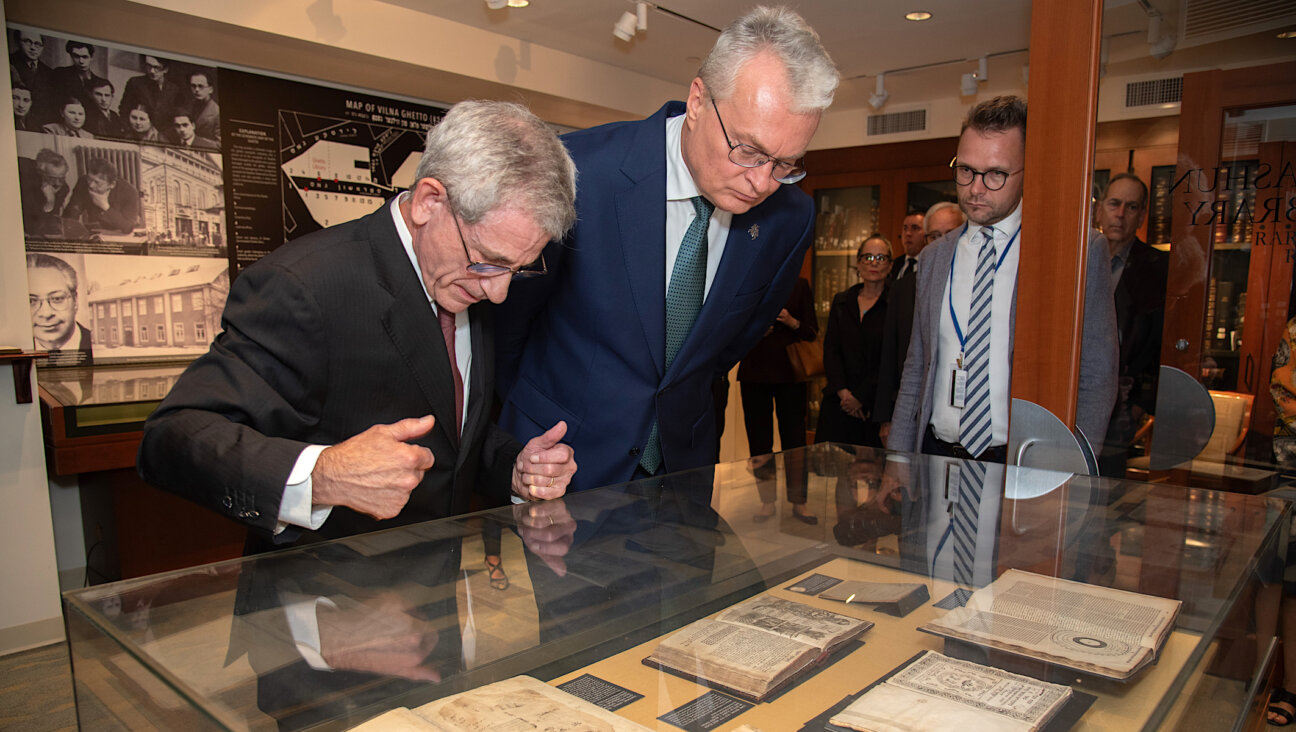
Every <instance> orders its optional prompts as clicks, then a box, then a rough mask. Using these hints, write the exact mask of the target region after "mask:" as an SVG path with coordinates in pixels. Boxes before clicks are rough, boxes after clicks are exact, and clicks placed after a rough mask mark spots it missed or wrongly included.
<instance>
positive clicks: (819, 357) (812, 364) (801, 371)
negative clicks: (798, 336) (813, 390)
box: [787, 340, 824, 381]
mask: <svg viewBox="0 0 1296 732" xmlns="http://www.w3.org/2000/svg"><path fill="white" fill-rule="evenodd" d="M787 355H788V362H790V363H791V364H792V372H793V373H794V374H796V378H797V381H810V380H811V379H815V378H818V377H820V376H823V375H824V362H823V343H822V342H820V341H817V340H814V341H793V342H792V343H789V344H788V347H787Z"/></svg>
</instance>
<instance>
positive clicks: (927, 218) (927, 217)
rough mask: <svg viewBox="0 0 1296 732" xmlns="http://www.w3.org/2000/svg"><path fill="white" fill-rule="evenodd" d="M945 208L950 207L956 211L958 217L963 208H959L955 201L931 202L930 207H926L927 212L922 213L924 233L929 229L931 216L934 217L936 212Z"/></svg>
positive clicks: (960, 216)
mask: <svg viewBox="0 0 1296 732" xmlns="http://www.w3.org/2000/svg"><path fill="white" fill-rule="evenodd" d="M947 208H952V209H954V210H955V211H958V215H959V218H962V217H963V209H961V208H959V207H958V204H957V203H954V202H952V201H939V202H937V203H933V204H932V207H931V208H929V209H927V213H925V214H923V232H924V233H925V232H927V231H928V230H929V229H931V220H932V217H934V216H935V215H936V214H938V213H940V212H941V211H944V210H945V209H947Z"/></svg>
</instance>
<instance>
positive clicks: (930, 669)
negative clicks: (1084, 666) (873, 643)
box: [831, 651, 1071, 732]
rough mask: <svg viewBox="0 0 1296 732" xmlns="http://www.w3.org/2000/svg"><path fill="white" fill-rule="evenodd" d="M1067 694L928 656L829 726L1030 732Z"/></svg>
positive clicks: (874, 731) (891, 731) (878, 731)
mask: <svg viewBox="0 0 1296 732" xmlns="http://www.w3.org/2000/svg"><path fill="white" fill-rule="evenodd" d="M1070 697H1071V689H1069V688H1067V687H1065V686H1059V685H1057V684H1049V683H1045V682H1043V681H1037V680H1035V679H1031V678H1027V677H1025V676H1018V675H1017V674H1013V673H1009V672H1007V671H1003V670H1001V669H997V668H991V667H988V666H982V665H980V664H976V663H972V662H970V661H962V660H958V659H954V658H948V657H946V656H943V655H941V654H939V653H935V652H933V651H927V652H926V653H924V654H923V655H922V657H920V658H919V659H918V660H916V661H914V662H913V663H911V664H909V665H908V666H906V667H905V668H904V669H901V670H900V671H899V672H897V673H896V674H895V675H894V676H892V677H891V678H889V679H887V680H886V681H884V682H882V683H881V684H879V685H878V686H875V687H873V688H872V689H869V690H868V691H867V692H865V693H864V695H863V696H861V697H860V698H859V699H856V700H855V701H854V702H852V703H851V705H850V706H848V707H847V708H846V709H844V710H842V711H841V712H840V713H838V714H837V715H835V716H834V717H833V718H832V720H831V723H832V724H835V725H837V726H839V727H847V728H849V729H855V730H861V731H863V732H918V731H919V730H933V729H957V730H959V732H982V730H984V731H985V732H997V731H998V730H1020V731H1021V732H1033V731H1034V730H1038V729H1040V728H1041V727H1043V726H1044V725H1045V724H1047V723H1048V721H1049V720H1050V719H1052V718H1053V715H1055V714H1056V713H1057V711H1058V710H1059V709H1061V708H1062V706H1063V705H1065V704H1066V701H1067V699H1069V698H1070Z"/></svg>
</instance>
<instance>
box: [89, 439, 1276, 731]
mask: <svg viewBox="0 0 1296 732" xmlns="http://www.w3.org/2000/svg"><path fill="white" fill-rule="evenodd" d="M800 451H801V452H804V455H802V456H799V457H803V458H804V459H799V460H786V459H785V458H786V455H787V454H786V453H785V454H782V455H776V456H775V458H774V464H775V465H776V466H777V468H778V469H777V470H776V471H775V474H774V477H773V478H770V479H764V480H757V479H756V478H755V477H753V475H752V474H751V473H750V472H749V470H748V468H747V463H746V462H745V461H744V462H740V463H733V464H722V465H718V466H715V467H713V468H705V469H699V470H696V471H690V472H685V473H678V474H673V475H668V476H663V477H659V478H655V479H652V480H646V481H639V482H634V483H629V484H625V485H619V486H612V487H609V488H604V489H600V490H594V491H588V492H583V493H579V494H574V495H570V496H567V497H565V498H563V499H559V500H555V501H550V502H546V503H524V504H518V505H514V506H510V507H504V508H500V509H496V510H492V511H488V512H484V513H480V514H474V515H468V516H463V517H456V518H452V519H446V520H442V521H436V522H430V523H425V524H416V525H411V526H406V527H403V528H396V529H391V530H387V531H383V532H377V533H373V534H368V535H362V536H356V537H352V538H349V539H343V540H339V541H333V542H327V543H320V544H314V545H310V546H305V547H301V548H294V549H290V550H285V551H281V552H276V553H272V554H266V555H260V556H256V557H249V558H244V559H241V560H234V561H229V562H223V563H218V564H211V565H206V566H201V567H195V568H192V569H186V570H181V571H176V572H170V573H166V574H160V575H156V576H152V577H147V578H142V579H138V580H128V581H124V582H118V583H114V584H109V585H101V586H97V587H92V588H87V589H82V590H76V591H71V592H68V593H66V594H65V595H64V603H65V615H66V621H67V631H68V637H69V641H70V647H71V657H72V670H73V679H74V685H75V691H76V701H77V714H78V719H79V722H80V725H81V728H82V729H86V730H97V729H151V728H161V729H186V730H198V729H240V730H242V729H254V730H259V729H264V730H270V729H276V728H277V729H305V728H312V729H348V728H350V727H353V726H355V725H358V724H361V723H363V722H365V721H366V720H369V719H371V718H373V717H375V716H377V715H379V714H382V713H384V712H386V711H387V710H390V709H393V708H398V707H407V708H415V707H418V706H419V705H422V704H425V703H427V702H430V701H432V700H435V699H438V698H441V697H445V696H447V695H449V694H454V693H458V692H462V691H465V690H469V689H474V688H477V687H480V686H482V685H484V684H488V683H492V682H495V681H499V680H502V679H507V678H511V677H514V676H517V675H530V676H532V677H534V678H536V679H539V680H540V681H543V682H546V683H549V684H552V685H556V686H559V687H561V688H565V689H567V690H569V691H571V692H572V693H574V694H576V695H578V696H580V695H582V694H584V695H587V696H588V695H590V694H593V693H595V692H593V691H591V689H601V690H602V691H601V692H599V693H600V694H601V696H599V698H600V699H603V702H604V706H605V707H606V708H609V709H613V710H614V711H615V712H616V713H617V714H618V715H619V716H620V717H622V718H625V719H629V720H632V721H634V722H637V723H639V724H642V725H646V726H648V727H649V728H657V729H673V728H675V726H684V727H686V728H688V729H703V728H705V729H734V728H736V727H738V726H740V725H743V724H749V725H751V726H753V727H756V728H758V729H765V730H776V729H777V730H790V729H799V728H803V727H802V726H803V725H806V726H805V727H804V728H805V729H823V725H822V723H820V722H819V721H814V722H813V723H811V722H812V720H819V719H820V718H821V715H822V714H823V713H825V712H826V711H828V710H829V709H830V708H832V707H834V706H835V705H838V704H839V703H840V702H842V701H843V700H844V699H846V698H847V697H849V696H851V695H854V694H856V693H858V692H859V691H860V690H861V689H864V688H865V687H866V686H868V685H869V684H872V683H873V682H875V681H877V680H878V679H879V678H880V677H882V676H884V675H885V674H887V673H888V672H889V671H891V670H892V669H894V668H895V667H896V666H898V665H899V664H902V663H903V662H905V660H906V659H909V658H911V657H913V656H914V654H916V653H918V652H920V651H923V650H937V651H941V650H944V651H945V652H947V653H950V654H951V655H953V654H954V653H955V651H956V650H958V649H957V648H955V647H953V646H952V645H951V644H952V642H950V643H947V642H946V641H944V640H942V639H941V638H939V637H937V636H934V635H931V634H927V633H922V632H919V631H918V630H917V628H918V627H919V626H920V625H922V624H924V623H925V622H928V621H930V620H932V619H933V618H936V617H938V616H940V615H942V614H943V613H944V612H945V610H944V609H943V608H946V607H952V606H953V605H957V603H958V601H959V599H960V598H963V599H964V600H965V599H966V591H967V590H971V589H975V588H976V587H977V586H979V585H982V584H984V583H985V582H988V581H990V580H992V579H994V578H995V577H998V576H1002V575H1003V574H1004V573H1005V572H1007V571H1009V570H1025V571H1029V572H1033V573H1036V574H1039V575H1045V576H1048V577H1059V578H1063V579H1067V580H1074V581H1078V582H1083V583H1087V584H1089V585H1095V586H1100V587H1110V588H1119V589H1124V590H1129V591H1133V592H1138V593H1143V594H1146V595H1154V596H1158V597H1164V598H1171V599H1175V600H1179V601H1181V602H1182V605H1181V609H1180V610H1179V612H1178V616H1177V619H1176V621H1175V622H1174V624H1173V628H1172V630H1171V632H1170V633H1169V637H1168V638H1167V639H1166V641H1165V642H1164V645H1163V646H1162V647H1161V648H1160V653H1159V658H1158V660H1157V662H1156V663H1155V664H1154V665H1152V666H1150V667H1148V668H1145V669H1143V670H1142V671H1140V672H1139V673H1138V674H1136V675H1135V676H1134V677H1133V678H1132V679H1130V680H1128V681H1126V682H1115V681H1110V680H1106V679H1102V678H1099V677H1097V676H1091V675H1088V674H1083V673H1077V672H1075V671H1071V670H1066V669H1063V668H1062V667H1059V666H1053V665H1050V664H1048V663H1043V662H1033V663H1027V664H1025V665H1023V664H1021V663H1015V664H1014V663H1011V662H1012V660H1013V659H1011V658H1009V657H1007V656H1000V655H997V654H995V653H990V654H988V655H987V654H982V655H981V657H980V660H979V661H978V662H979V663H982V664H986V665H991V666H999V665H1005V666H1007V665H1010V664H1011V670H1013V671H1014V672H1016V673H1021V674H1027V675H1033V676H1036V677H1039V678H1043V679H1045V680H1047V681H1050V682H1052V683H1059V684H1064V685H1066V686H1068V687H1070V688H1072V689H1073V690H1075V691H1076V692H1081V693H1082V694H1084V695H1087V697H1093V700H1092V706H1090V707H1089V708H1088V710H1087V711H1085V712H1084V714H1083V716H1081V717H1080V719H1079V721H1078V722H1077V723H1076V726H1075V728H1078V729H1092V730H1098V729H1112V730H1131V729H1175V728H1183V729H1206V728H1209V729H1221V728H1228V726H1229V725H1231V724H1232V723H1233V722H1234V721H1235V720H1237V719H1240V718H1242V717H1243V716H1245V715H1246V714H1247V713H1248V710H1249V709H1250V708H1251V704H1252V702H1253V701H1254V700H1255V699H1256V698H1261V699H1263V693H1261V694H1260V696H1259V697H1257V688H1258V687H1259V686H1260V685H1261V684H1262V681H1263V677H1262V675H1261V670H1262V669H1263V667H1264V665H1263V664H1261V663H1260V662H1259V661H1260V660H1261V659H1263V658H1265V657H1266V652H1267V650H1268V649H1269V648H1270V641H1271V639H1272V635H1273V631H1272V628H1268V627H1265V624H1264V623H1263V622H1251V620H1252V619H1253V618H1256V617H1270V618H1272V617H1273V616H1272V615H1267V614H1265V613H1264V612H1260V613H1259V614H1257V610H1260V609H1261V608H1260V607H1259V605H1260V604H1261V603H1262V602H1266V601H1267V599H1273V598H1276V595H1275V594H1274V593H1272V592H1267V591H1266V590H1265V588H1263V587H1262V580H1277V579H1279V578H1280V573H1281V557H1282V556H1283V555H1284V554H1285V547H1286V543H1287V527H1288V524H1289V523H1290V518H1291V514H1290V504H1288V503H1286V502H1283V501H1279V500H1275V499H1269V498H1264V497H1258V496H1245V495H1237V494H1224V493H1212V492H1210V491H1204V490H1198V489H1185V488H1182V487H1173V486H1167V485H1164V484H1135V483H1130V482H1107V481H1104V480H1100V479H1096V478H1088V477H1075V476H1069V475H1066V474H1062V473H1052V472H1048V471H1043V470H1034V469H1031V470H1028V469H1016V468H1004V467H1003V466H994V465H984V466H982V465H973V464H969V463H963V462H961V461H957V460H949V459H945V458H928V457H919V456H908V457H909V459H910V460H911V462H909V463H900V462H894V463H893V462H891V461H888V459H887V457H888V455H886V454H884V453H882V452H880V451H873V450H869V449H865V448H854V447H847V446H839V445H831V444H820V445H814V446H812V447H807V448H801V449H800ZM892 457H905V456H892ZM789 465H791V466H806V467H805V469H806V470H808V472H809V476H808V477H809V479H808V481H807V484H808V485H807V495H806V496H805V497H804V499H802V498H801V497H797V496H789V498H790V499H793V500H796V501H797V502H800V501H801V500H804V501H805V505H806V507H807V508H808V510H809V512H811V513H813V514H815V515H816V516H817V522H807V521H805V520H802V519H800V518H797V517H796V516H794V515H793V513H792V511H791V510H790V507H788V506H786V505H785V504H784V501H783V500H782V496H783V495H784V491H785V489H786V481H785V478H786V476H785V470H786V466H789ZM960 475H962V476H966V477H963V478H960V477H959V476H960ZM982 475H983V476H984V477H983V478H978V479H977V480H976V481H973V480H972V478H971V476H982ZM892 479H894V480H892ZM956 482H957V485H958V486H961V488H960V487H955V488H953V490H951V486H953V485H955V483H956ZM972 489H975V490H976V491H977V494H978V501H979V506H980V512H979V513H980V516H981V517H982V518H981V520H980V522H979V524H978V529H977V531H976V532H975V537H974V539H973V541H974V548H973V550H972V555H973V556H974V557H975V560H976V561H975V562H974V565H975V566H974V574H973V575H972V581H971V582H970V583H956V582H955V581H954V576H955V575H954V574H953V573H954V572H957V571H958V570H957V567H955V566H954V562H953V560H952V559H951V553H952V552H951V551H948V550H945V551H943V547H946V546H953V545H952V544H950V545H947V544H946V542H944V541H942V536H944V535H945V534H946V533H947V532H948V529H949V526H950V522H951V518H950V517H951V515H952V513H953V511H954V507H953V503H956V502H958V501H961V500H965V499H961V498H960V499H957V500H955V499H953V498H952V496H956V495H957V496H966V495H968V494H967V493H966V491H968V490H972ZM769 508H772V509H773V511H772V513H771V512H770V511H768V510H766V509H769ZM492 525H494V526H495V527H498V528H500V529H502V530H503V551H502V555H503V557H504V565H503V566H504V567H505V568H506V570H507V572H508V574H509V578H510V582H509V583H508V584H507V587H506V588H504V589H498V588H496V587H494V586H492V583H491V582H490V578H489V576H488V574H487V573H486V572H485V571H484V568H483V567H484V565H483V563H482V558H483V554H482V551H483V548H482V544H481V537H482V534H483V532H484V531H486V530H488V529H490V528H491V526H492ZM836 581H861V582H876V583H907V584H909V585H911V586H915V587H920V588H921V593H920V595H921V597H920V601H918V602H916V603H914V604H911V605H909V606H907V607H905V608H903V610H902V611H897V610H895V609H892V611H890V612H889V614H888V611H887V609H886V608H882V607H880V606H878V607H876V608H875V607H874V606H872V605H864V604H860V603H857V602H854V603H853V602H850V601H849V598H848V599H847V601H845V602H842V601H840V600H832V599H827V598H828V593H823V594H821V592H820V591H821V590H823V589H824V588H825V585H828V584H835V583H836ZM756 595H766V596H772V597H776V598H781V599H794V600H796V601H798V602H801V603H804V604H806V605H810V606H812V607H814V608H818V609H820V610H831V611H832V612H835V613H839V614H845V615H849V616H851V617H854V618H858V619H862V620H867V621H870V622H872V623H874V624H875V625H874V626H873V627H872V629H871V630H869V631H868V632H866V633H865V634H864V635H863V636H862V637H860V639H859V640H860V641H862V643H855V644H854V645H852V646H849V647H848V648H847V649H846V650H845V651H842V652H838V653H836V654H834V655H833V656H831V657H830V658H828V659H827V663H826V664H824V665H821V666H820V667H818V670H817V672H816V673H814V674H813V675H811V676H808V677H805V678H803V679H800V680H799V681H798V682H796V683H794V684H793V685H792V687H791V688H789V689H787V690H785V691H783V692H781V693H779V694H777V695H776V696H774V697H773V698H771V699H769V700H767V701H764V702H761V703H756V704H751V703H748V702H742V701H741V700H738V699H735V698H732V697H729V696H727V695H724V694H721V693H720V692H718V691H715V690H713V689H708V688H707V687H706V686H704V685H701V684H700V683H699V682H698V681H697V680H693V679H685V678H681V677H679V676H675V675H671V674H667V673H665V672H662V671H658V670H656V669H654V668H650V667H648V666H646V665H644V664H643V663H642V661H643V659H644V658H645V656H646V655H647V654H648V653H649V652H650V651H651V650H652V649H653V647H654V646H655V644H656V642H657V640H658V639H659V638H660V637H662V636H663V635H664V634H668V633H671V632H673V631H675V630H676V629H678V628H680V627H681V626H683V625H685V624H687V623H690V622H693V621H695V620H697V619H699V618H702V617H704V616H708V615H711V614H714V613H717V612H719V611H721V610H723V609H725V608H727V607H730V606H732V605H733V604H735V603H737V602H739V601H742V600H744V599H746V598H750V597H753V596H756ZM951 601H952V602H953V604H951ZM1266 607H1267V606H1266ZM1271 609H1272V608H1271ZM963 650H966V648H965V649H963ZM608 689H613V690H619V691H616V693H614V694H610V695H609V694H606V693H605V692H606V691H607V690H608ZM1087 697H1086V698H1087ZM591 701H595V703H598V702H597V700H596V699H593V698H592V697H591ZM699 704H705V705H710V706H707V709H708V710H710V711H707V712H706V713H705V714H703V711H702V710H701V709H700V707H699V706H698V705H699ZM690 705H691V706H690ZM672 712H674V713H675V714H674V716H671V714H672ZM689 714H694V715H695V716H707V717H709V718H710V719H711V721H712V722H714V725H708V726H705V727H699V726H689V725H686V724H684V723H683V722H681V719H682V718H683V717H684V716H688V715H689ZM1261 714H1262V712H1261ZM662 717H666V719H665V720H662V721H659V718H662Z"/></svg>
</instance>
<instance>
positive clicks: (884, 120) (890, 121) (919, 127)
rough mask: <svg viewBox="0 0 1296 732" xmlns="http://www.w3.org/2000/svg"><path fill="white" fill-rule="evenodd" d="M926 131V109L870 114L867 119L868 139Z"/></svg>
mask: <svg viewBox="0 0 1296 732" xmlns="http://www.w3.org/2000/svg"><path fill="white" fill-rule="evenodd" d="M926 129H927V110H926V109H912V110H910V111H908V112H887V113H886V114H870V115H869V118H868V134H869V137H872V136H873V135H894V134H896V133H898V132H922V131H924V130H926Z"/></svg>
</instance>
